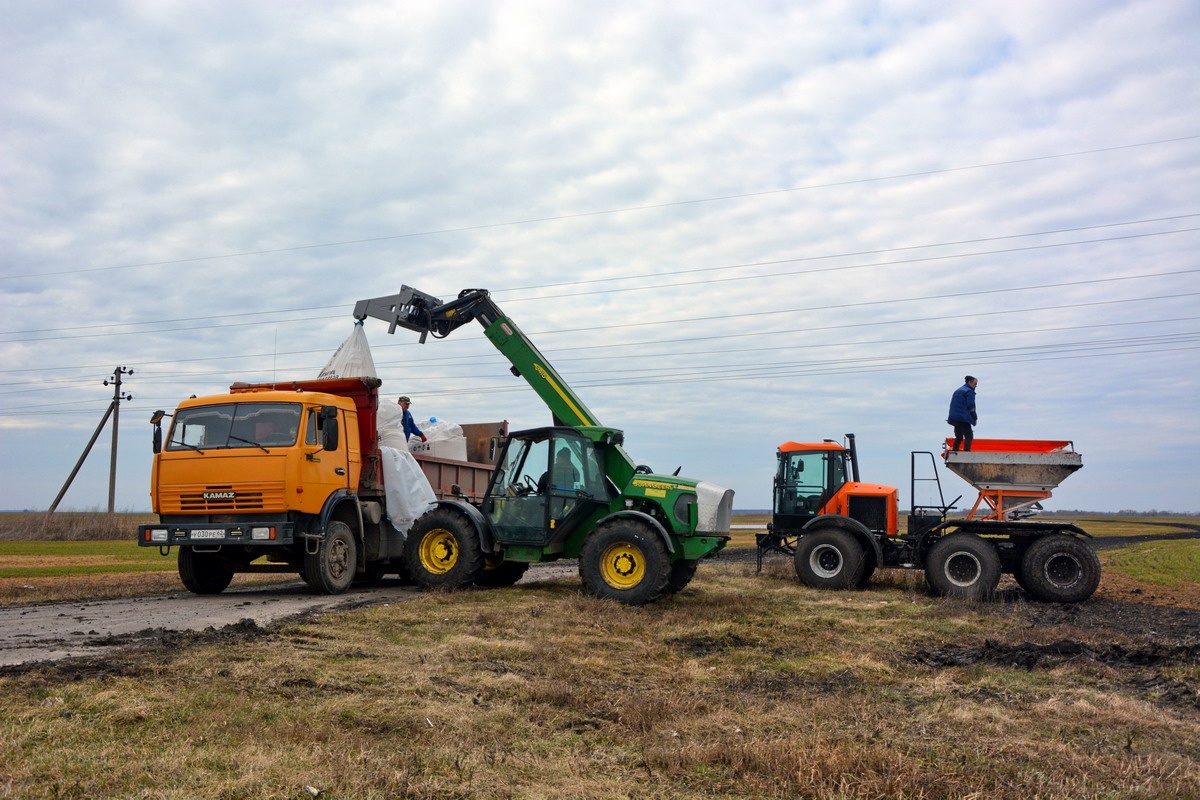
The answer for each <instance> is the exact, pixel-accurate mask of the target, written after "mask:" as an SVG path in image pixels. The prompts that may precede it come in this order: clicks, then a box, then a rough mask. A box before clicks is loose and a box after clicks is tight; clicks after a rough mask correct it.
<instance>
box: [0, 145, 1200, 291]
mask: <svg viewBox="0 0 1200 800" xmlns="http://www.w3.org/2000/svg"><path fill="white" fill-rule="evenodd" d="M1194 139H1200V135H1194V136H1180V137H1176V138H1173V139H1159V140H1155V141H1149V142H1138V143H1135V144H1124V145H1114V146H1111V147H1098V148H1093V149H1090V150H1077V151H1074V152H1068V153H1056V154H1053V155H1046V156H1031V157H1029V158H1015V159H1010V160H1007V161H993V162H988V163H983V164H970V165H965V166H959V167H945V168H942V169H931V170H922V171H919V172H905V173H897V174H895V175H885V176H878V177H873V178H854V179H849V180H844V181H833V182H830V183H817V184H807V185H802V186H791V187H787V188H784V189H765V190H761V191H756V192H743V193H740V194H729V195H718V196H714V197H703V198H695V199H690V200H675V201H671V202H666V203H654V204H649V205H640V206H625V207H623V208H615V209H603V210H599V211H581V212H577V213H573V214H556V215H552V216H547V217H533V218H529V219H521V220H509V221H506V222H493V223H481V224H478V225H464V226H461V227H455V228H440V229H434V230H428V231H414V232H409V233H397V234H390V235H387V236H373V237H368V238H363V239H347V240H344V241H337V242H320V243H315V244H304V245H294V246H291V247H276V248H269V249H262V250H244V251H239V252H233V253H222V254H218V255H210V256H193V257H190V258H179V259H171V260H167V261H146V262H140V263H132V264H114V265H111V266H107V267H84V268H80V269H73V270H59V271H56V272H38V273H26V274H22V275H0V280H9V279H17V278H41V277H51V276H57V275H78V274H82V273H87V272H108V271H113V270H122V269H136V268H141V267H164V266H173V265H178V264H194V263H198V262H202V261H217V260H222V259H227V258H244V257H247V256H260V255H272V254H277V253H294V252H300V251H303V250H317V249H322V248H331V247H346V246H349V245H356V244H371V243H374V242H386V241H394V240H398V239H411V238H417V237H423V236H438V235H444V234H449V233H467V232H470V231H481V230H489V229H494V228H506V227H514V226H520V225H534V224H540V223H545V222H561V221H564V220H569V219H583V218H586V217H598V216H607V215H612V214H625V213H630V212H637V211H654V210H659V209H664V208H674V207H680V206H688V205H699V204H702V203H717V202H725V201H729V200H745V199H748V198H753V197H767V196H770V195H779V194H788V193H792V192H803V191H813V190H816V189H834V188H839V187H844V186H857V185H863V184H868V183H880V182H884V181H894V180H904V179H908V178H924V177H929V176H932V175H946V174H950V173H954V172H967V171H971V170H979V169H991V168H994V167H1007V166H1013V165H1015V164H1032V163H1036V162H1039V161H1050V160H1055V159H1060V158H1076V157H1079V156H1087V155H1098V154H1100V153H1111V152H1116V151H1119V150H1130V149H1134V148H1139V147H1153V146H1156V145H1162V144H1174V143H1177V142H1185V141H1191V140H1194Z"/></svg>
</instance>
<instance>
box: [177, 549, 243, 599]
mask: <svg viewBox="0 0 1200 800" xmlns="http://www.w3.org/2000/svg"><path fill="white" fill-rule="evenodd" d="M179 579H180V580H181V581H183V585H184V587H186V588H187V590H188V591H189V592H191V593H192V594H220V593H221V592H223V591H225V590H226V589H227V588H228V587H229V584H230V582H231V581H232V580H233V568H232V567H230V566H229V563H228V562H227V561H226V560H225V559H223V558H221V556H220V555H219V554H217V553H197V552H196V551H195V550H193V549H192V548H190V547H181V548H179Z"/></svg>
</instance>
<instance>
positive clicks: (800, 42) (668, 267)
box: [0, 2, 1200, 511]
mask: <svg viewBox="0 0 1200 800" xmlns="http://www.w3.org/2000/svg"><path fill="white" fill-rule="evenodd" d="M1198 28H1200V12H1197V11H1196V10H1195V9H1192V8H1190V7H1188V6H1187V5H1186V4H1166V3H1152V2H1107V3H1102V4H1070V3H1061V4H1053V5H1052V6H1044V5H1043V6H1035V5H1030V4H1022V3H1016V4H1014V3H999V2H996V3H974V4H970V5H964V6H955V7H949V8H948V7H945V5H944V4H938V3H923V2H908V3H897V4H887V5H879V4H875V3H865V2H864V3H850V4H847V3H825V4H805V5H797V4H779V3H770V2H754V3H749V4H743V5H739V6H737V7H733V6H728V5H727V4H726V5H722V4H717V3H683V4H680V3H663V4H653V5H650V6H646V5H645V4H639V3H632V2H630V3H614V4H605V5H603V6H596V5H588V4H584V3H560V2H543V3H534V2H501V3H494V4H486V5H480V4H476V3H448V4H437V5H436V6H414V5H411V4H393V3H384V2H377V3H371V2H362V3H353V4H348V5H341V6H338V7H337V8H330V7H328V6H326V5H324V4H317V3H306V2H301V3H289V4H286V5H282V4H269V3H268V4H250V5H246V4H233V3H209V4H205V5H203V6H195V5H194V4H180V3H169V2H153V3H150V2H131V3H123V4H90V5H86V6H80V5H78V4H71V3H44V4H37V5H34V6H30V5H16V6H5V7H4V8H3V9H0V31H2V33H0V37H2V38H0V44H3V47H0V69H3V70H4V74H5V75H6V76H9V82H10V87H9V89H8V90H7V91H6V92H5V93H4V95H3V97H0V137H3V141H4V142H5V150H6V156H5V158H4V159H3V160H0V251H2V252H3V253H4V254H5V255H4V257H3V261H2V262H0V263H2V267H0V302H2V303H3V307H4V309H5V323H4V325H3V326H0V327H2V328H3V331H2V332H0V363H2V364H3V367H2V369H3V370H4V372H3V374H4V376H5V377H6V379H7V385H6V387H4V388H0V428H2V429H3V431H4V433H3V436H4V438H5V440H6V442H5V445H4V447H5V450H6V451H8V452H12V453H26V452H44V453H46V454H47V458H46V459H42V460H41V464H40V465H39V466H38V467H37V468H36V469H35V468H33V467H31V466H28V465H23V464H22V465H18V464H15V463H12V462H10V463H9V464H6V467H5V472H6V475H5V477H6V481H5V488H4V489H3V490H0V507H19V506H26V505H32V506H45V505H47V504H48V503H49V501H50V499H52V497H53V495H54V493H55V492H56V491H57V488H58V485H57V484H58V483H59V481H60V480H61V478H62V477H65V474H66V472H67V471H68V469H69V467H70V464H71V463H73V461H74V459H75V458H76V457H77V455H78V451H79V450H80V449H81V448H82V445H83V444H84V443H85V442H86V439H87V437H88V436H89V435H90V433H91V431H92V429H93V428H94V426H95V425H96V423H97V422H98V420H99V417H100V414H101V413H102V412H103V409H104V408H105V407H106V405H107V403H108V402H109V401H110V399H111V389H109V388H106V387H104V386H103V385H102V383H101V381H102V379H103V378H104V377H105V376H106V375H109V374H110V373H111V371H112V370H113V368H114V367H116V366H118V365H128V366H132V367H133V368H134V369H135V370H136V372H135V374H134V376H132V377H131V379H130V380H129V388H130V390H131V391H132V392H133V393H134V394H135V399H134V400H133V401H130V402H129V403H127V404H126V408H125V410H124V411H123V414H122V418H121V429H122V445H121V448H122V449H121V465H120V474H119V481H118V486H119V494H120V497H121V498H122V502H121V505H123V506H139V507H140V506H144V505H145V503H146V499H145V498H146V491H147V489H146V485H147V481H148V463H149V457H148V452H147V451H146V449H145V441H144V439H145V435H146V433H147V432H148V431H147V430H146V426H145V421H144V420H145V418H146V416H147V415H148V414H149V412H150V411H151V410H153V409H154V408H170V407H172V406H173V404H174V403H176V402H178V401H179V400H180V399H182V398H184V397H187V396H189V395H191V394H193V393H207V392H215V391H220V390H221V388H222V386H227V385H228V383H229V382H230V381H231V380H265V379H271V378H276V377H312V376H315V374H316V372H317V371H318V370H319V369H320V367H321V365H323V364H324V362H325V360H326V359H327V358H328V355H329V354H330V353H332V352H333V350H334V349H335V348H336V347H337V345H338V344H339V343H340V342H341V341H342V339H343V338H345V336H346V335H347V334H348V333H349V331H350V326H351V324H352V322H353V321H352V319H351V318H350V310H351V309H352V307H353V305H354V302H355V301H356V300H358V299H361V298H365V297H371V296H378V295H384V294H389V293H391V292H394V291H396V290H398V289H399V287H400V285H401V284H409V285H413V286H416V287H418V288H420V289H422V290H425V291H428V292H431V293H434V294H438V295H441V296H444V297H450V296H453V295H454V294H455V293H457V292H458V291H459V290H460V289H463V288H467V287H484V288H489V289H492V290H493V291H494V293H495V297H496V299H497V301H498V302H500V304H501V305H502V307H503V308H505V309H506V310H507V311H508V312H509V313H510V314H511V315H512V317H513V319H514V320H516V321H517V322H518V324H519V325H520V326H521V327H522V328H523V329H524V330H525V331H526V332H528V333H529V334H530V335H531V337H533V338H534V340H535V341H536V343H537V344H538V346H539V347H540V348H541V349H542V350H543V351H544V352H546V353H547V355H549V356H550V358H551V359H552V360H553V361H554V362H555V363H556V364H557V365H558V366H559V369H560V371H561V372H563V374H564V375H566V376H567V378H568V380H570V381H571V382H572V384H574V385H577V388H578V390H579V393H580V394H581V395H582V396H583V397H584V399H585V400H586V402H587V403H588V404H589V406H591V407H592V408H593V410H594V411H596V412H597V414H599V415H600V417H601V418H602V419H603V420H604V421H605V422H606V423H608V424H612V425H616V426H620V427H624V428H625V429H626V430H627V441H628V443H629V444H628V447H629V449H630V451H631V452H632V453H633V454H634V457H635V458H637V459H638V460H639V461H646V462H648V463H652V464H658V465H665V464H667V463H668V462H676V464H677V463H679V462H680V461H686V462H687V466H686V467H685V474H689V475H692V476H694V477H702V478H706V479H709V480H713V481H715V482H718V483H726V484H727V485H731V486H733V487H734V488H735V489H736V490H737V492H738V505H739V506H740V507H763V506H765V505H766V504H767V503H768V502H769V491H770V488H769V487H770V474H771V470H772V469H773V452H774V447H775V445H777V444H778V443H780V442H782V441H785V440H789V439H792V440H799V439H819V438H823V437H826V436H840V435H841V434H843V433H846V432H848V431H851V430H853V431H855V432H857V433H858V434H859V436H860V440H859V441H860V445H862V447H863V449H864V453H869V454H870V455H869V456H868V458H869V459H870V460H871V461H870V463H871V465H872V467H873V469H874V472H875V474H873V476H872V479H873V480H881V481H885V482H890V483H894V484H898V485H901V486H903V485H904V484H905V483H906V477H907V472H908V451H909V450H913V449H928V448H931V447H936V446H937V443H938V441H939V440H940V437H942V436H943V435H944V433H945V426H944V423H942V422H941V419H940V417H941V415H942V414H943V413H944V408H943V406H944V405H945V402H946V401H947V399H948V396H949V392H950V391H951V390H952V389H953V388H954V387H955V386H956V385H957V383H958V381H960V380H961V377H962V374H963V373H964V372H967V371H970V372H972V373H973V374H976V375H979V376H980V377H981V378H982V379H983V381H982V386H981V395H980V399H981V409H982V414H983V415H982V418H981V426H980V435H1007V436H1014V437H1029V436H1034V437H1046V438H1059V437H1062V438H1072V439H1074V440H1075V441H1076V443H1077V446H1078V447H1079V449H1080V451H1081V452H1083V453H1084V461H1085V465H1087V468H1086V469H1085V470H1084V471H1083V472H1081V473H1080V475H1079V476H1078V477H1075V478H1073V479H1072V481H1071V484H1070V486H1071V488H1070V490H1069V494H1067V495H1066V496H1067V497H1068V498H1070V500H1069V502H1071V503H1072V504H1073V505H1078V506H1081V507H1088V508H1095V509H1100V510H1106V509H1113V510H1115V509H1116V508H1129V507H1135V508H1136V507H1147V508H1148V507H1155V508H1176V509H1180V510H1191V511H1196V510H1200V507H1197V506H1196V504H1195V501H1194V500H1192V499H1189V498H1188V497H1187V496H1186V494H1181V493H1179V492H1178V491H1174V490H1173V489H1171V488H1169V487H1166V486H1165V485H1164V484H1163V483H1162V482H1161V481H1159V480H1157V479H1156V478H1155V477H1154V476H1155V474H1156V473H1161V472H1163V471H1164V470H1165V471H1168V472H1173V473H1175V474H1190V473H1192V472H1194V471H1195V468H1196V466H1197V463H1196V460H1195V458H1194V457H1192V456H1190V455H1189V453H1192V452H1195V449H1196V448H1195V447H1189V446H1188V445H1195V444H1200V431H1198V430H1197V426H1196V424H1195V423H1194V422H1193V421H1192V419H1193V416H1194V415H1192V414H1191V413H1190V408H1191V406H1192V405H1194V398H1195V386H1194V383H1192V382H1191V381H1190V380H1188V379H1186V378H1182V377H1181V376H1190V375H1192V374H1195V373H1196V371H1197V370H1196V368H1197V367H1198V366H1200V363H1198V360H1197V356H1196V350H1195V337H1196V318H1197V316H1200V315H1198V314H1197V309H1198V306H1200V304H1198V303H1197V300H1196V296H1195V292H1196V291H1197V283H1196V279H1195V273H1194V272H1191V271H1190V270H1195V269H1197V265H1196V263H1195V258H1194V256H1193V253H1194V252H1195V251H1196V247H1195V241H1196V240H1195V236H1196V233H1195V232H1194V231H1192V230H1190V229H1191V228H1195V227H1198V226H1197V225H1196V224H1195V223H1194V219H1195V218H1194V217H1191V216H1190V215H1193V214H1196V213H1200V212H1198V211H1197V209H1196V208H1195V207H1194V203H1193V198H1194V196H1195V189H1194V187H1195V186H1196V185H1197V184H1198V183H1200V174H1197V173H1198V171H1200V170H1198V159H1197V157H1196V155H1197V142H1198V141H1200V140H1197V139H1196V138H1194V137H1196V136H1197V135H1200V132H1198V131H1197V128H1196V123H1197V121H1198V120H1197V116H1196V113H1195V111H1194V109H1195V108H1197V107H1200V102H1197V100H1198V99H1200V98H1198V97H1197V89H1196V86H1197V85H1200V82H1198V81H1197V80H1196V79H1197V77H1200V76H1198V75H1197V72H1198V71H1200V70H1198V68H1197V65H1196V61H1195V59H1194V56H1193V55H1192V54H1191V50H1192V47H1191V44H1192V42H1194V40H1195V37H1196V33H1197V30H1198ZM368 336H369V338H370V340H371V343H372V346H373V349H374V351H375V360H376V363H377V365H379V366H380V370H381V375H382V377H384V379H385V392H390V393H391V394H399V393H401V392H404V393H407V394H412V395H414V396H419V397H420V398H421V403H420V408H422V409H423V410H424V411H427V412H428V413H430V414H433V415H435V416H438V417H442V418H446V419H457V420H461V421H464V422H468V421H475V420H482V419H490V418H493V417H496V416H501V417H504V418H507V419H509V420H510V421H511V422H513V423H515V424H516V425H517V426H529V425H537V424H543V423H544V422H545V421H546V418H547V415H546V413H545V410H544V409H543V408H542V407H541V404H540V403H539V402H538V401H537V400H536V398H535V397H533V396H532V393H531V392H529V390H528V389H527V388H525V387H524V386H523V384H522V383H521V382H520V381H519V380H517V379H514V378H512V376H510V375H509V374H508V372H507V364H506V363H505V362H504V360H503V358H502V357H501V356H500V355H499V354H498V353H496V352H495V351H494V350H492V348H491V347H490V346H489V345H488V344H487V343H486V341H484V340H483V337H482V336H480V335H479V332H478V331H475V330H468V329H464V330H462V331H459V332H456V333H455V334H454V336H453V337H451V338H450V339H447V340H445V341H437V342H429V343H427V344H426V345H417V344H416V343H415V341H413V339H412V338H411V337H407V336H405V335H403V334H397V335H396V336H394V337H388V336H387V334H386V333H385V332H384V331H383V330H382V329H381V328H380V327H369V328H368ZM1139 441H1140V442H1145V441H1159V442H1166V441H1169V442H1172V443H1174V444H1175V446H1174V447H1173V448H1171V449H1170V451H1169V458H1170V461H1169V462H1164V463H1161V464H1160V465H1159V468H1158V469H1146V470H1143V471H1139V472H1137V473H1136V475H1137V477H1133V478H1130V477H1128V471H1127V470H1126V467H1125V465H1124V464H1125V457H1124V456H1123V454H1124V453H1126V452H1127V451H1128V448H1133V447H1136V446H1137V445H1136V443H1137V442H1139ZM1093 454H1094V455H1093ZM92 460H93V461H97V462H98V461H104V460H105V459H103V458H98V457H97V456H93V457H92ZM1093 465H1094V466H1093ZM674 466H675V464H673V465H672V466H671V468H672V469H673V468H674ZM1092 475H1095V479H1094V481H1093V479H1092V478H1091V476H1092ZM1122 476H1124V477H1122ZM106 479H107V468H106V466H105V465H98V466H96V467H95V468H93V465H91V464H89V466H88V467H87V469H85V471H84V473H82V474H81V477H80V479H79V481H80V483H79V486H78V488H75V489H72V492H71V494H69V495H68V499H67V503H68V504H70V503H72V502H74V503H76V504H77V505H79V506H83V507H88V506H94V505H98V504H99V502H100V500H99V498H101V497H103V496H104V494H105V492H104V488H103V484H104V482H105V481H106ZM1122 481H1126V484H1125V489H1126V491H1124V492H1114V490H1113V487H1114V486H1117V485H1122ZM1075 487H1078V488H1075ZM963 488H965V487H963ZM1063 491H1067V487H1064V489H1063ZM1057 499H1058V498H1057V497H1056V500H1057Z"/></svg>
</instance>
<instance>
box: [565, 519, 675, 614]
mask: <svg viewBox="0 0 1200 800" xmlns="http://www.w3.org/2000/svg"><path fill="white" fill-rule="evenodd" d="M579 577H580V579H582V580H583V585H584V588H585V589H586V590H587V592H588V593H589V594H591V595H594V596H595V597H601V598H605V599H608V600H616V601H618V602H621V603H625V604H626V605H631V606H641V605H645V604H646V603H653V602H654V601H655V600H657V599H658V598H659V597H661V596H662V595H663V593H664V592H665V591H666V589H667V582H668V581H669V580H670V577H671V560H670V557H669V556H668V555H667V548H666V546H665V545H663V542H662V539H661V538H659V536H658V534H657V533H655V532H654V531H653V530H651V529H650V528H648V527H647V526H646V525H643V524H641V523H639V522H635V521H633V520H628V519H618V520H616V521H614V522H610V523H608V524H607V525H604V526H602V527H600V528H597V529H596V530H595V531H594V532H593V533H592V535H591V536H589V537H588V538H587V541H585V542H584V543H583V550H582V551H581V552H580V553H579Z"/></svg>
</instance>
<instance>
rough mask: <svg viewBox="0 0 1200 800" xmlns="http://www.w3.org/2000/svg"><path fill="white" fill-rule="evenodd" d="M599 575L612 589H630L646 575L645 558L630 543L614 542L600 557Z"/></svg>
mask: <svg viewBox="0 0 1200 800" xmlns="http://www.w3.org/2000/svg"><path fill="white" fill-rule="evenodd" d="M600 577H602V578H604V582H605V583H607V584H608V585H609V586H612V587H613V588H614V589H631V588H633V587H634V586H637V585H638V584H639V583H641V582H642V579H643V578H645V577H646V559H645V557H644V556H643V555H642V551H641V550H640V549H639V548H637V547H635V546H633V545H631V544H627V543H624V542H622V543H620V544H614V545H612V546H611V547H609V548H608V549H607V550H605V551H604V555H603V556H601V558H600Z"/></svg>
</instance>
